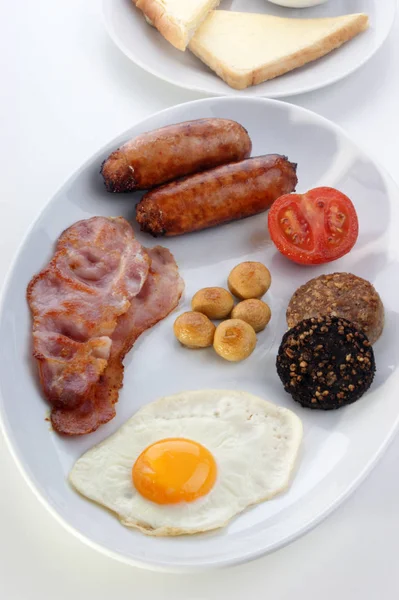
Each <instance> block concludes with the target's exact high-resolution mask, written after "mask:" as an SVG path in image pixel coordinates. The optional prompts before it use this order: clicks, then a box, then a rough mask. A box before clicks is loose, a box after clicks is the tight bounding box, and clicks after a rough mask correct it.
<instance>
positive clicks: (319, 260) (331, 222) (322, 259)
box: [268, 187, 359, 265]
mask: <svg viewBox="0 0 399 600" xmlns="http://www.w3.org/2000/svg"><path fill="white" fill-rule="evenodd" d="M268 226H269V232H270V237H271V239H272V241H273V242H274V244H275V246H276V247H277V249H278V250H279V251H280V252H281V254H283V255H284V256H286V257H287V258H289V259H290V260H292V261H293V262H296V263H299V264H302V265H319V264H323V263H327V262H331V261H333V260H337V259H338V258H341V257H342V256H344V255H345V254H347V253H348V252H350V250H352V248H353V246H354V245H355V243H356V240H357V237H358V234H359V223H358V218H357V214H356V210H355V207H354V206H353V204H352V202H351V200H350V199H349V198H348V197H347V196H345V194H342V193H341V192H339V191H338V190H336V189H334V188H329V187H319V188H314V189H312V190H309V191H308V192H307V193H306V194H286V195H284V196H281V197H280V198H278V199H277V200H275V202H274V203H273V205H272V207H271V208H270V210H269V216H268Z"/></svg>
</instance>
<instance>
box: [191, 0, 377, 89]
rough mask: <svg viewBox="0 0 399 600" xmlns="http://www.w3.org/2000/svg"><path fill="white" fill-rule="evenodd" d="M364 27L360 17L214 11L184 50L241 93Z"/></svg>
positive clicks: (364, 20) (313, 57)
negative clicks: (187, 48)
mask: <svg viewBox="0 0 399 600" xmlns="http://www.w3.org/2000/svg"><path fill="white" fill-rule="evenodd" d="M367 27H368V17H367V15H365V14H354V15H345V16H342V17H330V18H324V19H302V18H298V19H286V18H280V17H274V16H271V15H265V14H254V13H239V12H231V11H225V10H215V11H213V12H212V13H210V14H209V16H208V17H207V18H206V20H205V21H204V23H203V24H202V25H201V26H200V27H199V28H198V29H197V31H196V33H195V35H194V36H193V38H192V40H191V42H190V45H189V48H190V50H191V51H192V52H193V53H194V54H195V55H196V56H198V57H199V58H200V59H201V60H202V61H203V62H204V63H205V64H206V65H208V66H209V67H210V68H211V69H213V70H214V71H215V72H216V73H217V75H219V77H221V78H222V79H224V81H225V82H226V83H227V84H228V85H230V86H231V87H233V88H235V89H238V90H240V89H244V88H246V87H248V86H250V85H256V84H258V83H262V82H263V81H267V80H268V79H273V78H274V77H278V76H279V75H282V74H283V73H287V72H288V71H292V70H293V69H296V68H298V67H301V66H303V65H305V64H306V63H309V62H311V61H313V60H316V59H317V58H320V57H321V56H324V55H325V54H328V53H329V52H331V51H332V50H334V49H335V48H338V47H339V46H341V45H342V44H344V43H345V42H347V41H348V40H350V39H351V38H353V37H354V36H356V35H357V34H358V33H360V32H361V31H364V30H365V29H367Z"/></svg>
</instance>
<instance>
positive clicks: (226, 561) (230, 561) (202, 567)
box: [0, 96, 399, 573]
mask: <svg viewBox="0 0 399 600" xmlns="http://www.w3.org/2000/svg"><path fill="white" fill-rule="evenodd" d="M215 102H216V103H229V104H230V103H231V104H234V103H236V102H239V103H250V104H251V103H252V104H260V105H264V106H273V105H276V106H281V105H284V106H286V107H291V108H293V109H294V110H295V111H299V112H300V113H302V114H304V115H307V116H309V117H310V118H313V119H314V118H316V120H318V121H319V122H320V123H324V125H325V126H326V127H329V128H332V129H333V130H335V131H336V132H337V133H338V134H339V135H340V136H341V137H343V138H345V139H346V140H347V141H348V142H350V143H351V144H352V145H353V146H354V147H355V148H356V150H358V151H359V153H361V154H363V155H364V156H366V157H368V158H369V159H370V160H371V161H372V162H373V164H374V165H375V166H376V168H377V169H378V170H379V171H380V172H381V174H382V175H383V176H384V177H385V178H386V180H387V182H389V184H390V186H392V188H395V189H396V190H397V191H398V196H399V186H398V184H397V183H396V181H395V180H394V179H393V177H392V176H391V175H390V173H389V172H388V171H387V170H386V169H385V167H383V166H382V165H381V164H380V163H379V161H378V160H377V159H375V157H374V156H373V155H372V154H370V153H369V152H366V151H365V150H363V148H362V147H361V145H360V144H358V143H357V141H355V140H353V139H352V138H351V137H350V136H349V135H348V134H347V133H346V131H345V130H344V129H343V128H342V127H341V126H339V125H337V124H335V123H334V122H333V121H331V120H329V119H327V118H326V117H324V116H322V115H319V114H318V113H316V112H315V111H312V110H309V109H307V108H303V107H302V106H297V105H296V104H291V103H288V102H283V101H281V100H276V99H271V98H262V97H236V96H220V97H216V98H214V97H211V98H202V99H199V100H193V101H189V102H182V103H180V104H177V105H174V106H172V107H168V108H165V109H162V110H160V111H156V112H154V113H152V114H150V115H147V116H146V117H144V118H143V119H138V120H137V121H135V122H133V123H132V125H131V126H130V127H129V128H128V129H126V130H125V131H124V132H121V133H119V134H118V135H116V136H114V138H113V140H115V141H116V140H118V139H119V138H121V137H123V136H124V135H125V134H128V132H129V131H130V130H131V128H133V127H135V126H137V125H143V126H144V127H145V124H146V123H147V122H148V121H151V120H152V119H153V118H155V117H160V116H162V115H163V114H167V113H168V112H173V111H175V110H179V109H181V108H182V107H187V106H192V105H196V106H197V105H201V104H203V105H205V106H206V105H207V104H212V103H215ZM113 140H109V141H108V142H106V143H105V144H104V145H102V146H101V148H100V149H98V150H97V151H94V152H93V153H92V154H91V155H90V156H89V157H88V158H87V159H86V160H85V161H84V162H83V164H82V165H80V166H79V167H78V168H77V169H75V170H74V171H73V172H72V173H71V174H70V175H69V176H68V177H67V178H65V180H64V181H63V182H62V184H61V185H60V186H59V187H58V188H57V189H56V191H55V192H54V193H53V194H52V196H51V197H50V198H49V199H48V200H47V202H46V203H45V204H44V206H42V207H41V209H40V210H39V212H38V214H37V216H36V218H35V219H34V220H33V221H32V223H31V225H30V226H29V227H28V229H27V230H26V232H25V235H24V236H23V237H22V239H21V241H20V243H19V245H18V247H17V250H16V251H15V253H14V256H13V259H12V261H11V263H10V265H9V268H8V271H7V273H6V276H5V278H4V283H3V286H2V290H1V296H0V317H1V316H2V315H3V312H4V310H5V299H6V296H7V292H8V288H9V285H10V282H11V278H12V275H13V273H14V270H15V267H16V264H17V262H18V260H19V258H20V256H21V254H22V252H23V249H24V247H25V245H26V243H27V241H28V239H29V237H30V235H31V232H32V231H33V230H34V228H35V227H36V225H37V223H38V222H39V221H40V219H41V218H42V216H43V215H44V213H45V212H46V210H47V209H48V207H49V205H50V204H51V203H52V202H54V201H55V199H56V198H57V196H58V194H59V193H60V192H61V191H62V190H63V189H64V188H65V187H66V186H67V185H68V183H69V182H70V181H71V180H73V179H75V178H76V177H77V176H78V175H79V174H80V173H81V172H83V171H84V170H85V169H86V168H87V167H88V165H89V164H90V163H91V162H92V161H93V159H94V158H95V157H96V156H99V155H101V154H102V153H103V152H104V150H105V149H106V148H107V147H108V146H109V145H110V144H112V142H113ZM4 406H5V403H4V400H3V397H2V390H1V388H0V431H1V432H2V433H3V436H4V439H5V441H6V445H7V447H8V450H9V452H10V454H11V456H12V457H13V459H14V461H15V463H16V465H17V467H18V470H19V472H20V473H21V475H22V477H23V479H24V480H25V482H26V483H27V484H28V487H29V488H30V489H31V490H32V492H33V493H34V495H35V496H36V497H37V498H38V500H39V501H40V503H41V504H42V506H44V507H45V508H46V509H47V510H48V512H49V513H50V514H51V515H52V516H53V517H54V518H55V519H56V520H57V521H58V522H59V523H60V524H61V525H62V526H63V527H64V529H66V530H67V531H69V532H70V533H71V534H73V535H74V536H75V537H77V538H78V539H79V540H80V541H82V542H83V543H85V544H86V545H88V546H89V547H91V548H93V549H94V550H97V551H98V552H100V553H101V554H103V555H105V556H108V557H109V558H112V559H114V560H118V561H120V562H123V563H125V564H129V565H131V566H135V567H140V568H145V569H147V570H152V571H161V572H169V573H195V572H204V571H208V570H214V569H218V568H225V567H229V566H237V565H240V564H244V563H247V562H250V561H253V560H256V559H258V558H260V557H262V556H266V555H267V554H271V553H272V552H275V551H276V550H279V549H281V548H284V547H285V546H287V545H288V544H290V543H291V542H293V541H295V540H297V539H299V538H300V537H302V536H304V535H305V534H307V533H309V532H310V531H311V530H312V529H313V528H314V527H316V526H317V525H318V524H320V523H321V522H322V521H324V519H326V518H327V517H328V516H330V515H331V514H332V512H334V511H335V510H336V509H337V508H338V507H339V506H340V505H341V504H342V503H343V502H344V501H345V500H346V499H347V498H349V496H350V495H351V494H352V493H353V492H354V491H355V490H356V489H357V488H358V487H359V485H360V484H361V483H362V482H363V481H364V480H365V479H366V477H367V476H368V475H369V474H370V473H371V471H372V470H373V468H374V467H375V466H376V465H377V463H378V461H379V460H380V459H381V457H382V455H383V454H384V452H385V451H386V450H387V448H388V446H389V445H390V444H391V442H392V440H393V439H394V437H395V434H396V432H397V430H398V429H399V411H398V414H397V417H396V419H395V420H394V421H393V423H392V425H391V427H390V429H389V432H388V434H387V436H386V437H385V439H384V440H383V442H382V443H381V444H380V446H379V448H378V450H377V451H376V452H375V453H374V455H373V456H372V457H371V458H370V459H369V461H368V462H367V463H366V464H365V465H364V467H363V469H362V470H361V471H360V472H359V473H358V476H357V477H356V478H354V479H353V481H352V482H351V483H350V484H349V485H348V486H347V487H346V489H344V490H343V491H342V492H341V494H340V495H339V496H337V497H336V498H335V499H334V500H333V501H331V502H330V504H329V505H327V506H326V507H325V509H324V510H323V511H322V512H321V513H320V514H318V516H317V517H315V518H312V520H310V521H309V522H308V523H305V524H304V525H303V526H302V527H299V528H298V530H297V531H295V532H293V533H292V534H291V535H287V536H286V538H284V539H283V540H280V541H279V542H276V543H274V544H273V545H272V546H270V547H269V548H267V549H260V550H257V551H253V552H247V553H246V554H244V553H243V554H242V555H240V556H239V557H233V558H221V559H218V560H217V561H212V562H206V561H202V562H201V564H197V565H194V564H190V565H185V564H183V563H180V564H175V565H173V564H170V563H167V562H164V561H162V560H151V559H145V560H140V559H138V558H132V557H127V556H126V555H124V554H122V553H118V552H115V551H113V550H110V549H109V548H107V547H106V546H103V545H102V544H100V543H97V542H94V541H93V540H92V539H90V538H89V537H88V536H86V535H85V534H84V533H82V532H81V531H79V530H78V529H76V528H75V527H74V526H73V525H71V524H70V523H69V522H68V521H67V520H66V519H64V518H63V517H62V516H61V514H59V513H58V511H57V509H56V508H55V507H54V506H53V505H52V504H51V502H50V500H49V499H48V498H47V497H45V496H44V495H42V493H41V491H40V489H39V486H37V485H36V483H35V481H34V477H33V475H31V474H30V472H29V470H28V468H27V467H26V465H25V464H24V462H23V456H20V452H19V450H18V444H14V442H13V439H12V438H13V434H12V430H11V428H10V427H9V425H8V423H7V415H6V411H5V410H4Z"/></svg>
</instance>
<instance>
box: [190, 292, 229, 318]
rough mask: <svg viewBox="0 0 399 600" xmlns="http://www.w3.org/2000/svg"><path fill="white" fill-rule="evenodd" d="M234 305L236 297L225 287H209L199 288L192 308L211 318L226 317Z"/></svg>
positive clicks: (192, 302)
mask: <svg viewBox="0 0 399 600" xmlns="http://www.w3.org/2000/svg"><path fill="white" fill-rule="evenodd" d="M233 306H234V298H233V296H232V295H231V294H230V292H228V291H227V290H225V289H224V288H221V287H208V288H203V289H202V290H199V291H198V292H197V293H196V294H195V295H194V296H193V299H192V301H191V308H192V309H193V310H195V311H198V312H201V313H203V314H204V315H206V316H207V317H209V318H210V319H225V318H226V317H228V316H229V315H230V313H231V311H232V308H233Z"/></svg>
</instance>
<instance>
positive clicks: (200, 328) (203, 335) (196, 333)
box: [173, 312, 216, 348]
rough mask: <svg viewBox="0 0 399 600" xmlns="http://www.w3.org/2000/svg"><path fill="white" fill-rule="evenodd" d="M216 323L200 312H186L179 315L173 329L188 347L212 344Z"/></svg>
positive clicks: (180, 340)
mask: <svg viewBox="0 0 399 600" xmlns="http://www.w3.org/2000/svg"><path fill="white" fill-rule="evenodd" d="M215 329H216V327H215V325H214V324H213V323H212V322H211V321H210V320H209V319H208V317H207V316H205V315H203V314H202V313H200V312H185V313H183V314H182V315H180V316H178V317H177V319H176V321H175V323H174V325H173V331H174V334H175V336H176V338H177V339H178V340H179V342H180V343H181V344H183V346H186V347H187V348H207V347H208V346H212V343H213V337H214V335H215Z"/></svg>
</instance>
